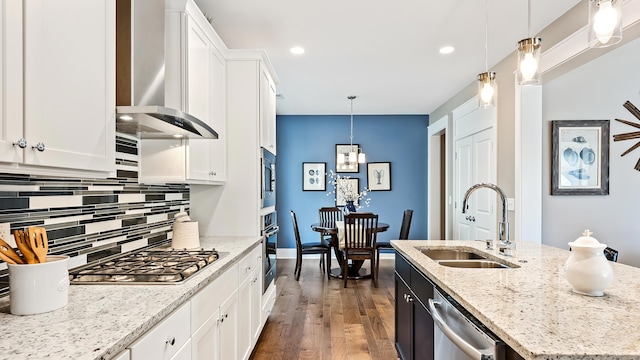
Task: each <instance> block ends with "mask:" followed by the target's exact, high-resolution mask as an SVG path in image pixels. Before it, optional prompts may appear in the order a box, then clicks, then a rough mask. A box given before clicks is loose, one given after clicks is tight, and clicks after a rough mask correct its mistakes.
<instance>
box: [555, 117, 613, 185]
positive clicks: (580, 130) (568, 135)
mask: <svg viewBox="0 0 640 360" xmlns="http://www.w3.org/2000/svg"><path fill="white" fill-rule="evenodd" d="M551 124H552V130H551V133H552V136H551V141H552V143H551V148H552V149H551V150H552V152H551V153H552V159H551V167H552V168H551V195H609V120H554V121H552V122H551Z"/></svg>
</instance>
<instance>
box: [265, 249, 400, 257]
mask: <svg viewBox="0 0 640 360" xmlns="http://www.w3.org/2000/svg"><path fill="white" fill-rule="evenodd" d="M276 256H277V257H278V259H295V258H296V248H278V249H277V250H276ZM302 258H303V259H319V258H320V255H319V254H313V255H303V256H302ZM331 258H332V259H335V258H336V256H335V254H333V253H332V254H331ZM380 259H395V252H393V251H391V252H381V253H380Z"/></svg>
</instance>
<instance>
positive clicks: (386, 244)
mask: <svg viewBox="0 0 640 360" xmlns="http://www.w3.org/2000/svg"><path fill="white" fill-rule="evenodd" d="M412 217H413V210H411V209H407V210H405V211H404V213H403V214H402V225H400V235H398V240H407V239H409V229H411V218H412ZM383 249H393V246H391V241H379V242H376V266H378V268H379V267H380V250H383ZM376 271H377V270H376Z"/></svg>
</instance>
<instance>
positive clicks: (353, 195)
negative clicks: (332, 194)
mask: <svg viewBox="0 0 640 360" xmlns="http://www.w3.org/2000/svg"><path fill="white" fill-rule="evenodd" d="M359 186H360V179H357V178H355V179H354V178H350V177H345V178H339V179H336V206H345V205H346V204H347V200H351V201H353V203H354V204H355V205H356V206H357V205H358V195H359V193H360V191H359V189H360V187H359Z"/></svg>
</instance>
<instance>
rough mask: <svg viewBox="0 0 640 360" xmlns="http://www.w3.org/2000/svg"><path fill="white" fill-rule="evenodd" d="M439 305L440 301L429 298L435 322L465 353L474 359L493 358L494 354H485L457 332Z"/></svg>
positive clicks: (491, 359) (487, 359)
mask: <svg viewBox="0 0 640 360" xmlns="http://www.w3.org/2000/svg"><path fill="white" fill-rule="evenodd" d="M438 305H440V303H438V302H435V301H433V299H429V310H430V311H431V317H432V318H433V322H434V323H435V324H436V325H437V326H438V328H439V329H440V330H441V331H442V333H443V334H444V335H445V336H446V337H448V338H449V340H451V342H453V343H454V344H455V345H456V346H457V347H458V348H459V349H460V350H462V351H463V352H464V353H465V354H467V355H468V356H470V357H471V358H473V359H474V360H493V356H492V355H487V354H483V353H482V352H481V351H480V350H478V349H476V348H475V347H473V345H471V344H469V343H468V342H466V341H465V340H464V339H463V338H462V337H460V335H458V334H456V332H455V331H453V329H451V328H450V327H449V326H448V325H447V324H446V323H445V321H444V319H442V316H441V315H440V312H439V311H438Z"/></svg>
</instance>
